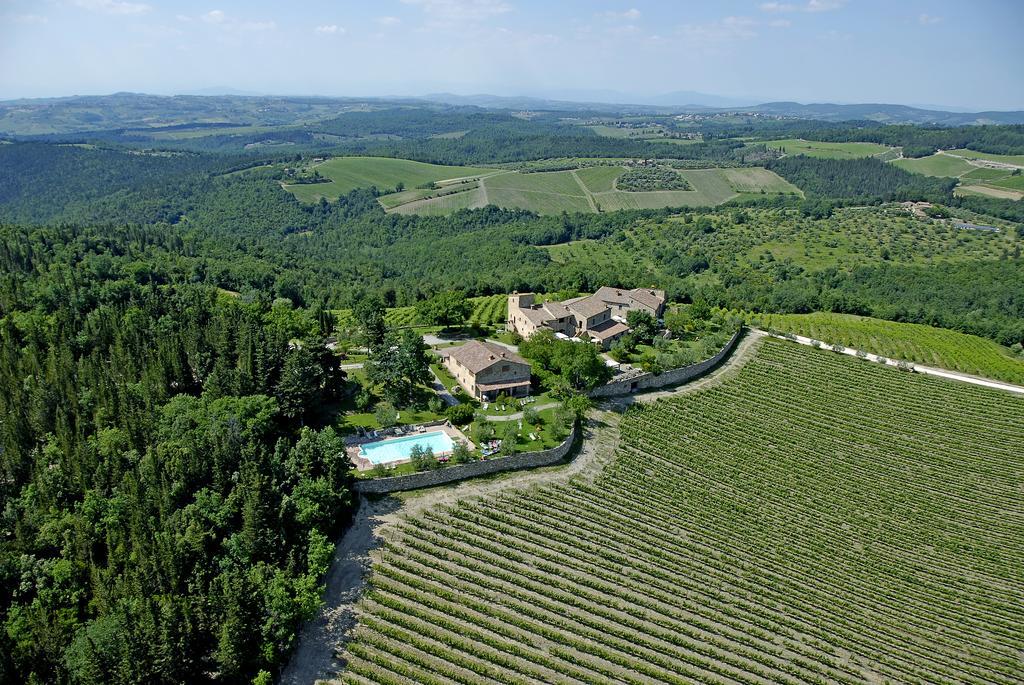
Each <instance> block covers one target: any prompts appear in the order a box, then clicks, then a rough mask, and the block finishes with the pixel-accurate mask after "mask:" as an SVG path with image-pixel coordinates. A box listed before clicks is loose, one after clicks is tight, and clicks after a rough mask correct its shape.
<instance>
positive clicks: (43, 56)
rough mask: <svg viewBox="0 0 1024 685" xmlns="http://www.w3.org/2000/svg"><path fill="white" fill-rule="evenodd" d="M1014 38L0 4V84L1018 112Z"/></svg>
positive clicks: (997, 22)
mask: <svg viewBox="0 0 1024 685" xmlns="http://www.w3.org/2000/svg"><path fill="white" fill-rule="evenodd" d="M1022 34H1024V0H972V1H971V2H964V1H963V0H887V1H881V0H877V1H876V0H791V1H767V2H766V1H761V0H747V1H742V2H741V1H732V0H723V1H720V2H690V1H683V0H659V1H655V0H649V1H645V0H628V1H625V2H620V1H617V0H615V1H612V0H586V1H583V0H373V1H367V2H353V1H349V0H335V1H333V2H329V1H324V0H295V1H292V2H282V1H280V0H275V1H266V0H251V1H249V2H225V1H222V0H210V1H206V0H180V1H178V2H161V1H159V0H0V98H3V99H10V98H17V97H50V96H61V95H75V94H78V95H86V94H104V93H112V92H118V91H134V92H146V93H156V94H173V93H188V92H199V91H204V90H223V89H234V90H239V91H248V92H253V93H265V94H281V95H292V94H295V95H298V94H305V95H338V96H384V95H423V94H427V93H438V92H451V93H458V94H474V93H490V94H496V95H537V96H543V97H554V98H565V99H594V100H598V99H603V100H609V99H613V100H615V101H619V102H623V101H626V102H642V101H643V98H644V97H649V96H654V95H658V94H663V93H669V92H674V91H697V92H702V93H711V94H715V95H721V96H728V97H735V98H741V99H750V101H751V102H759V101H771V100H795V101H798V102H847V103H850V102H887V103H900V104H915V105H940V106H946V107H955V108H960V109H965V110H972V111H976V110H986V109H1024V39H1022V38H1021V36H1022ZM600 96H605V97H600ZM618 96H627V97H625V98H623V97H618Z"/></svg>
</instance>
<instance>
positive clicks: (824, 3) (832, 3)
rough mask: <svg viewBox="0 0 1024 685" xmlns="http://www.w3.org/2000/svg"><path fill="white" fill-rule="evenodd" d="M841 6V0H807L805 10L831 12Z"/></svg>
mask: <svg viewBox="0 0 1024 685" xmlns="http://www.w3.org/2000/svg"><path fill="white" fill-rule="evenodd" d="M842 6H843V2H842V0H807V7H805V8H804V11H806V12H831V11H832V10H837V9H839V8H840V7H842Z"/></svg>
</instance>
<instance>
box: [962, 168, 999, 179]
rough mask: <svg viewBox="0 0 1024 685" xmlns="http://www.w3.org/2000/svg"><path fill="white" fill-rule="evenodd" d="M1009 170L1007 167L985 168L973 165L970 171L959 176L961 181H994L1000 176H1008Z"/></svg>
mask: <svg viewBox="0 0 1024 685" xmlns="http://www.w3.org/2000/svg"><path fill="white" fill-rule="evenodd" d="M1010 173H1011V171H1010V170H1009V169H985V168H981V167H975V168H974V169H972V170H971V171H968V172H967V173H966V174H964V175H963V176H961V177H960V180H961V181H995V180H998V179H1000V178H1006V177H1007V176H1009V175H1010Z"/></svg>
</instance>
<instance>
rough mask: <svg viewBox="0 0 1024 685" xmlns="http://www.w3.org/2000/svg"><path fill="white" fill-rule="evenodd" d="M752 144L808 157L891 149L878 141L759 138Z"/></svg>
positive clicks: (842, 156)
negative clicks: (832, 141)
mask: <svg viewBox="0 0 1024 685" xmlns="http://www.w3.org/2000/svg"><path fill="white" fill-rule="evenodd" d="M750 145H767V146H768V147H770V148H776V149H778V148H781V149H782V151H783V152H785V153H786V154H787V155H807V156H808V157H826V158H829V159H853V158H855V157H874V156H875V155H880V154H882V153H884V152H887V151H888V150H889V148H888V147H886V146H885V145H879V144H878V143H823V142H818V141H815V140H799V139H796V138H787V139H785V140H759V141H755V142H753V143H750Z"/></svg>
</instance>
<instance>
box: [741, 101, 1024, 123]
mask: <svg viewBox="0 0 1024 685" xmlns="http://www.w3.org/2000/svg"><path fill="white" fill-rule="evenodd" d="M745 109H747V110H748V111H753V112H763V113H765V114H775V115H778V116H786V117H795V118H798V119H819V120H823V121H853V120H865V121H877V122H879V123H883V124H936V125H939V126H970V125H975V124H978V125H981V124H1022V123H1024V112H1022V111H1015V112H950V111H948V110H934V109H921V108H918V107H910V106H908V105H887V104H863V105H835V104H830V103H821V104H810V105H802V104H800V103H799V102H766V103H764V104H760V105H756V106H754V107H749V108H745Z"/></svg>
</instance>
